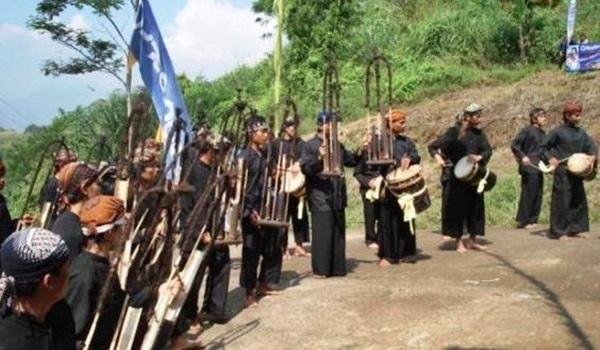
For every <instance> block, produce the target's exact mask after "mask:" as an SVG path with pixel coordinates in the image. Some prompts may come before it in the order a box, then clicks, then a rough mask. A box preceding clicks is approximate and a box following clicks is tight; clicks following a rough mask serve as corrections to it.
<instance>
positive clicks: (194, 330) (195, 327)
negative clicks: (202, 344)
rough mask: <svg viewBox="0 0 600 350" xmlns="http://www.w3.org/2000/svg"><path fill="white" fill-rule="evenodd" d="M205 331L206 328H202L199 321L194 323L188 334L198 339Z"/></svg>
mask: <svg viewBox="0 0 600 350" xmlns="http://www.w3.org/2000/svg"><path fill="white" fill-rule="evenodd" d="M203 330H204V328H203V327H202V323H200V322H198V321H194V322H193V323H192V324H191V325H190V328H189V329H188V331H187V334H189V335H191V336H193V337H197V336H199V335H200V333H202V331H203Z"/></svg>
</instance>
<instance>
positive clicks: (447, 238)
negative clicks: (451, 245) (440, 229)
mask: <svg viewBox="0 0 600 350" xmlns="http://www.w3.org/2000/svg"><path fill="white" fill-rule="evenodd" d="M451 240H452V237H450V236H446V235H442V242H448V241H451Z"/></svg>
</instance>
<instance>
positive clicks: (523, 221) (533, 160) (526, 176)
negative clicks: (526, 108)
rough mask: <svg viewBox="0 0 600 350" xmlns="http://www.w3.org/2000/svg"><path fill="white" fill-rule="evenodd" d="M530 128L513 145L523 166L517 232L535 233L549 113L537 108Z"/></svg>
mask: <svg viewBox="0 0 600 350" xmlns="http://www.w3.org/2000/svg"><path fill="white" fill-rule="evenodd" d="M529 122H530V125H528V126H526V127H524V128H523V129H522V130H521V131H520V132H519V134H518V135H517V137H516V138H515V139H514V140H513V142H512V144H511V150H512V152H513V154H514V155H515V158H516V159H517V162H518V163H519V174H520V175H521V198H520V199H519V209H518V211H517V218H516V221H517V228H526V229H531V228H534V227H535V226H536V225H537V221H538V218H539V216H540V211H541V209H542V195H543V192H544V173H542V171H541V170H540V169H539V168H537V164H538V163H539V161H540V159H541V150H540V145H541V144H542V141H543V140H544V137H545V136H546V133H545V132H544V125H546V111H545V110H544V109H542V108H534V109H532V110H531V112H529Z"/></svg>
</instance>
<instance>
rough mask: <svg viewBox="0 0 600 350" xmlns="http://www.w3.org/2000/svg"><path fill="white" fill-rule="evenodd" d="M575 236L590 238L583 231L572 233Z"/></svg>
mask: <svg viewBox="0 0 600 350" xmlns="http://www.w3.org/2000/svg"><path fill="white" fill-rule="evenodd" d="M573 237H575V238H584V239H585V238H590V235H589V234H587V233H585V232H579V233H576V234H574V235H573Z"/></svg>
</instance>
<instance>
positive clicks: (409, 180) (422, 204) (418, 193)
mask: <svg viewBox="0 0 600 350" xmlns="http://www.w3.org/2000/svg"><path fill="white" fill-rule="evenodd" d="M385 183H386V187H387V188H388V189H389V190H390V192H391V193H393V194H394V195H395V196H396V197H399V198H401V197H402V196H403V195H410V196H412V198H413V201H414V209H415V212H416V214H419V213H421V212H423V211H425V210H426V209H427V208H429V206H431V199H430V198H429V192H428V191H427V186H426V185H425V179H424V178H423V168H422V167H421V166H420V165H418V164H414V165H411V166H410V167H409V168H408V169H406V170H402V169H400V168H397V169H395V170H393V171H391V172H390V173H388V174H387V175H386V177H385Z"/></svg>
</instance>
